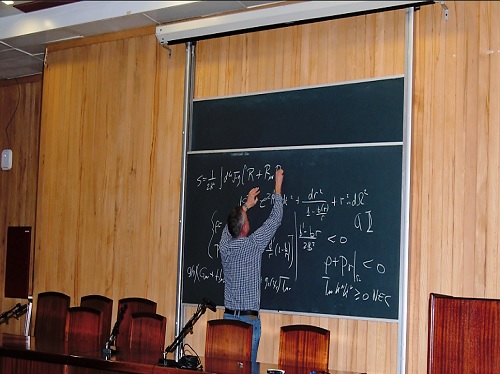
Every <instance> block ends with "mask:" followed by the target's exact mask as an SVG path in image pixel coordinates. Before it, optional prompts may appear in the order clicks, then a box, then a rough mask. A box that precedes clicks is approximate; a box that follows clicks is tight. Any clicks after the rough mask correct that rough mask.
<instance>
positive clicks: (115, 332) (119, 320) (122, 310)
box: [111, 304, 128, 335]
mask: <svg viewBox="0 0 500 374" xmlns="http://www.w3.org/2000/svg"><path fill="white" fill-rule="evenodd" d="M127 307H128V305H127V304H123V305H122V306H121V307H120V310H119V311H118V318H117V319H116V323H115V325H114V326H113V333H112V334H111V335H118V334H119V331H118V329H119V327H120V324H121V323H122V321H123V317H124V316H125V312H126V311H127Z"/></svg>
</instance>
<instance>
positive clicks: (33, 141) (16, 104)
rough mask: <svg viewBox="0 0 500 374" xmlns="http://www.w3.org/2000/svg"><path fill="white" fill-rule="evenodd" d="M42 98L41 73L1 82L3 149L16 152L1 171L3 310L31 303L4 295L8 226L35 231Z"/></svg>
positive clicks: (15, 324)
mask: <svg viewBox="0 0 500 374" xmlns="http://www.w3.org/2000/svg"><path fill="white" fill-rule="evenodd" d="M41 99H42V76H41V75H36V76H33V77H26V78H19V79H16V80H9V81H0V134H1V135H0V151H1V150H3V149H7V148H8V149H12V154H13V157H12V169H11V170H9V171H3V170H0V212H1V213H0V313H1V312H4V311H7V310H9V309H11V308H12V307H13V306H14V305H16V304H17V303H22V304H25V303H27V300H21V299H14V298H5V297H4V295H5V293H4V291H5V288H4V286H5V259H6V252H7V228H8V227H9V226H31V227H32V228H33V230H32V232H34V228H35V209H36V188H37V175H38V146H39V129H40V106H41ZM31 242H32V247H34V245H33V243H34V240H33V237H32V241H31ZM32 260H33V258H32ZM24 322H25V317H24V316H23V317H21V318H20V319H19V320H16V319H14V318H12V319H10V320H9V323H8V324H3V325H1V326H0V331H1V332H9V333H17V334H22V333H24Z"/></svg>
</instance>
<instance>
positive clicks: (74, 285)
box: [34, 33, 185, 340]
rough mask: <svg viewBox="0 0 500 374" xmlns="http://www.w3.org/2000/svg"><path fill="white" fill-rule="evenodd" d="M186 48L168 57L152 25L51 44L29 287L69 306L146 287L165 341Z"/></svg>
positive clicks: (170, 331)
mask: <svg viewBox="0 0 500 374" xmlns="http://www.w3.org/2000/svg"><path fill="white" fill-rule="evenodd" d="M184 57H185V54H184V48H183V46H176V47H173V48H172V57H171V58H170V57H169V51H168V50H166V49H164V48H162V47H161V46H160V45H159V44H158V42H157V40H156V37H155V36H154V35H153V34H152V33H149V34H147V35H143V36H134V37H129V38H127V37H124V38H112V39H111V40H110V41H106V40H105V39H104V40H99V43H94V44H92V43H88V44H83V43H82V45H80V46H78V45H77V46H70V47H68V48H57V49H54V50H51V49H50V48H49V52H48V56H47V67H46V70H45V73H44V95H45V98H46V99H44V101H43V103H44V105H43V107H42V125H41V134H42V135H41V154H40V160H41V161H40V179H39V195H38V211H37V222H39V224H40V227H39V229H38V232H39V233H40V234H39V235H38V236H37V240H36V251H37V263H36V267H35V294H37V293H39V292H42V291H46V290H58V291H62V292H65V293H67V294H68V295H70V296H71V304H72V305H78V303H79V300H80V297H81V296H83V295H86V294H91V293H98V294H102V295H104V296H107V297H110V298H112V299H113V300H115V301H117V300H118V299H120V298H123V297H131V296H141V297H147V298H149V299H151V300H154V301H156V302H157V303H158V313H160V314H162V315H165V316H167V334H166V340H171V339H173V336H174V322H175V304H176V301H175V292H176V291H175V290H176V287H175V284H176V279H177V271H176V269H177V265H176V263H177V251H178V248H177V243H178V238H177V236H178V218H179V206H180V204H179V197H180V165H181V157H182V149H181V147H182V141H181V136H182V105H183V91H184ZM174 108H178V110H175V109H174ZM114 309H115V310H114V311H113V315H116V313H117V302H115V305H114ZM34 323H36V321H35V322H34Z"/></svg>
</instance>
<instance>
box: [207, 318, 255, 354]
mask: <svg viewBox="0 0 500 374" xmlns="http://www.w3.org/2000/svg"><path fill="white" fill-rule="evenodd" d="M252 333H253V327H252V325H250V324H248V323H245V322H242V321H238V320H232V319H214V320H211V321H208V322H207V332H206V338H205V339H206V340H205V358H222V359H226V360H236V361H241V362H250V361H251V358H252Z"/></svg>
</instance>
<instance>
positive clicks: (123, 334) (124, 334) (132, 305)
mask: <svg viewBox="0 0 500 374" xmlns="http://www.w3.org/2000/svg"><path fill="white" fill-rule="evenodd" d="M124 304H127V310H126V311H125V314H124V315H123V320H122V322H121V323H120V328H119V333H118V336H117V337H116V347H130V325H131V323H132V314H134V313H140V312H147V313H156V302H154V301H152V300H149V299H146V298H142V297H127V298H123V299H120V300H118V312H117V317H118V313H119V312H120V309H121V307H122V305H124Z"/></svg>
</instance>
